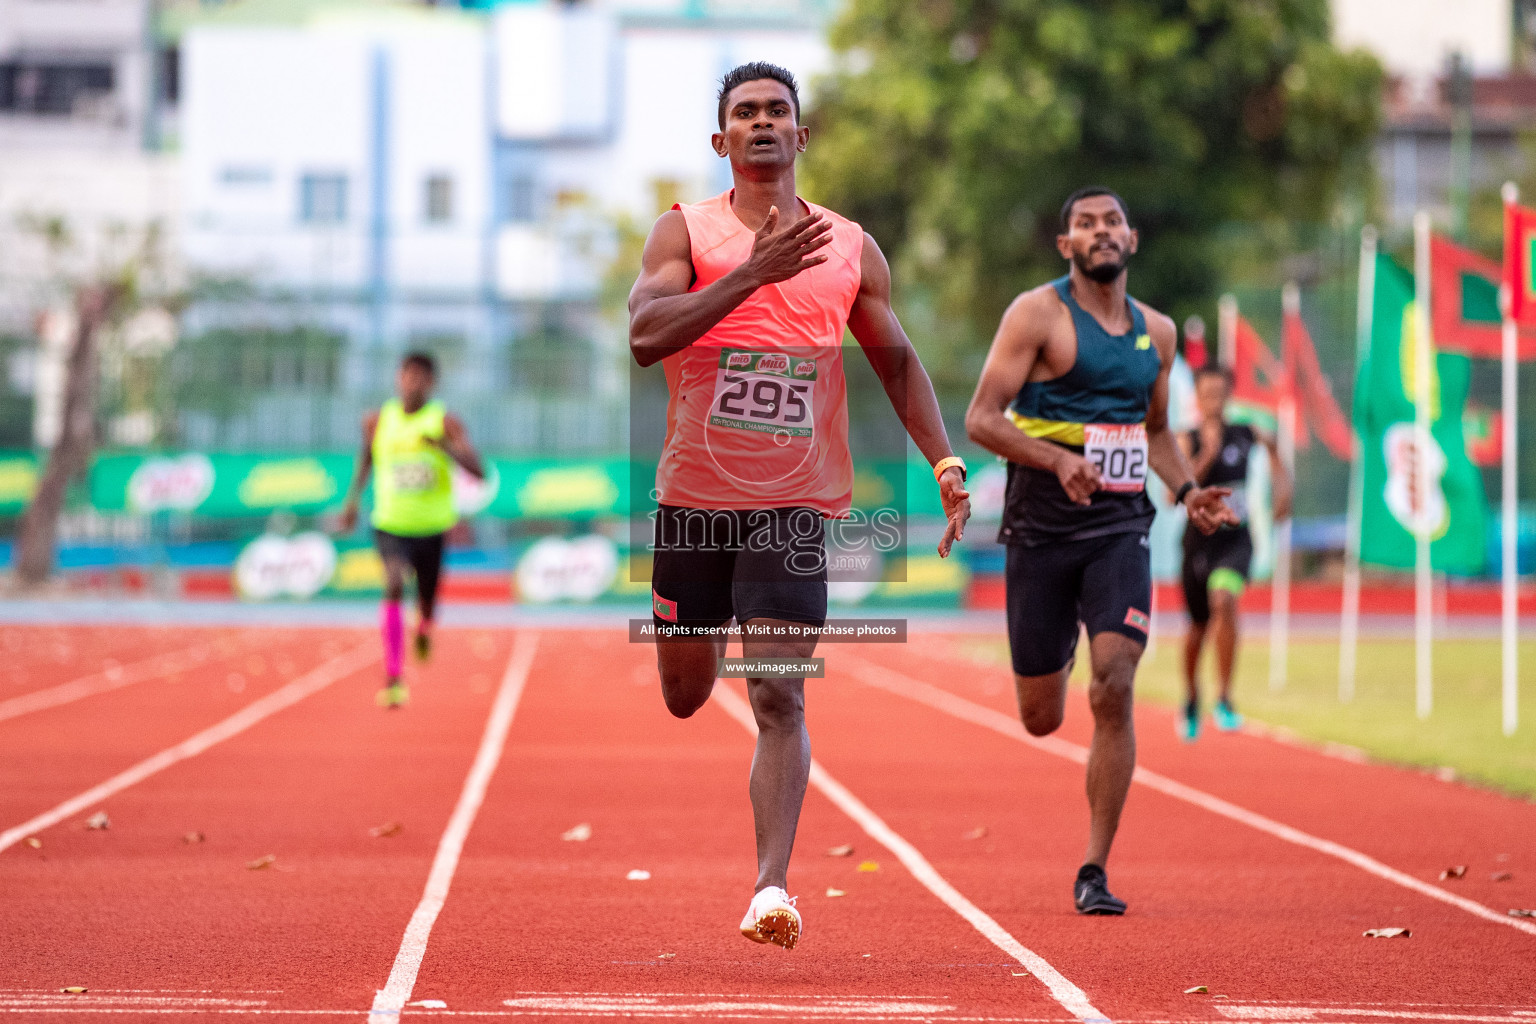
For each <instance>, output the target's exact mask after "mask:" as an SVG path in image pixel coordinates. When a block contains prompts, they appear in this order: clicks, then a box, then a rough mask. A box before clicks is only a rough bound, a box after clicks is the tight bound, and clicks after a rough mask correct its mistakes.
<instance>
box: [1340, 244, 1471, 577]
mask: <svg viewBox="0 0 1536 1024" xmlns="http://www.w3.org/2000/svg"><path fill="white" fill-rule="evenodd" d="M1414 305H1415V304H1414V290H1413V276H1412V275H1411V274H1409V273H1408V272H1407V271H1405V270H1404V269H1403V268H1401V267H1399V266H1398V265H1397V264H1396V263H1395V262H1393V261H1392V259H1391V258H1390V257H1388V256H1385V255H1377V257H1376V288H1375V295H1374V305H1373V314H1372V320H1371V350H1370V354H1369V355H1368V356H1367V357H1366V359H1365V361H1364V362H1363V363H1362V364H1361V366H1360V367H1359V370H1358V374H1357V377H1356V380H1355V429H1356V430H1357V431H1359V433H1360V440H1361V444H1362V446H1363V449H1364V459H1365V466H1364V470H1365V472H1364V492H1363V497H1364V504H1363V506H1362V517H1361V530H1360V560H1361V561H1362V562H1364V563H1367V564H1369V565H1381V566H1388V567H1391V568H1399V569H1409V568H1412V567H1413V562H1414V542H1415V538H1416V536H1418V535H1419V533H1420V532H1421V531H1422V533H1424V534H1427V535H1428V536H1429V538H1430V549H1429V551H1430V563H1431V564H1432V565H1433V566H1434V568H1436V569H1439V570H1441V571H1443V572H1448V573H1454V574H1457V575H1471V574H1474V573H1479V572H1482V571H1483V569H1484V567H1485V563H1486V559H1487V542H1486V532H1485V531H1486V526H1487V517H1488V501H1487V497H1486V496H1485V495H1484V494H1483V484H1482V478H1481V477H1480V476H1479V475H1478V472H1477V469H1476V468H1475V467H1473V465H1472V461H1471V460H1470V459H1469V458H1468V457H1467V443H1466V438H1465V437H1464V436H1463V434H1462V425H1461V420H1462V408H1463V406H1465V404H1466V401H1467V387H1468V384H1469V382H1470V380H1471V376H1472V363H1471V360H1470V359H1468V358H1467V357H1466V356H1464V355H1456V354H1452V353H1446V352H1440V351H1437V350H1432V355H1433V360H1432V363H1431V366H1432V370H1431V374H1430V380H1428V381H1426V382H1422V383H1423V386H1426V387H1428V388H1429V416H1430V424H1431V425H1430V430H1429V438H1428V439H1425V438H1421V437H1420V436H1419V433H1418V430H1417V428H1416V427H1415V425H1414V411H1415V410H1414V402H1415V399H1416V397H1417V395H1418V393H1419V391H1418V389H1419V387H1420V386H1421V382H1419V381H1418V380H1417V379H1416V378H1417V377H1418V373H1417V360H1416V358H1415V356H1416V349H1415V327H1414V325H1415V321H1416V319H1417V318H1416V317H1415V315H1414ZM1431 344H1433V341H1432V340H1431ZM1421 443H1424V444H1426V445H1427V447H1428V453H1429V456H1428V457H1429V467H1428V468H1429V481H1430V483H1429V486H1428V487H1424V488H1420V487H1419V486H1417V482H1416V479H1415V477H1416V474H1415V472H1414V466H1415V460H1416V459H1417V458H1418V449H1419V446H1420V444H1421ZM1421 490H1422V491H1423V493H1420V491H1421Z"/></svg>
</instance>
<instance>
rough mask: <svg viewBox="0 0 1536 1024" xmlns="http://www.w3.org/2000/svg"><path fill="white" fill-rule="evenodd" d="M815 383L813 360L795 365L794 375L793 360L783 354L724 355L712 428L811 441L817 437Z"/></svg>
mask: <svg viewBox="0 0 1536 1024" xmlns="http://www.w3.org/2000/svg"><path fill="white" fill-rule="evenodd" d="M795 378H798V379H795ZM815 381H816V360H814V359H796V360H795V367H794V373H793V375H791V373H790V358H789V356H787V355H785V354H784V353H782V352H741V351H738V350H734V349H724V350H722V351H721V353H720V367H719V370H718V372H717V373H716V374H715V396H714V400H713V401H712V402H711V403H710V409H709V425H710V426H712V427H728V428H730V429H732V430H750V431H753V432H756V433H763V434H775V435H777V436H779V437H781V438H791V437H810V436H811V435H812V434H814V433H815V423H814V421H813V416H812V394H811V391H812V388H813V387H814V386H815Z"/></svg>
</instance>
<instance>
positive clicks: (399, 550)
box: [373, 529, 447, 620]
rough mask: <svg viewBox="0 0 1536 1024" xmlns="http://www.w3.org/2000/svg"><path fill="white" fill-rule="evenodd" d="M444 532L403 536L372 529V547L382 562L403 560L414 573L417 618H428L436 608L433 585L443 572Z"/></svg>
mask: <svg viewBox="0 0 1536 1024" xmlns="http://www.w3.org/2000/svg"><path fill="white" fill-rule="evenodd" d="M446 537H447V534H444V533H429V534H427V535H425V536H422V537H406V536H403V535H401V534H398V533H386V532H385V531H383V530H378V529H376V530H374V531H373V543H374V546H375V547H377V548H378V549H379V557H380V558H382V559H384V560H385V561H386V562H390V561H399V562H405V563H406V564H407V565H409V566H410V567H411V571H412V572H414V573H415V574H416V600H417V601H418V602H419V603H420V606H421V617H422V618H424V619H427V620H431V618H432V613H433V610H434V609H435V608H436V607H437V584H438V581H439V580H441V579H442V575H443V541H444V539H445V538H446Z"/></svg>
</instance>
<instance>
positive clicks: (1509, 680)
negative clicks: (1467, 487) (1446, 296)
mask: <svg viewBox="0 0 1536 1024" xmlns="http://www.w3.org/2000/svg"><path fill="white" fill-rule="evenodd" d="M1519 199H1520V190H1519V189H1518V188H1516V187H1515V184H1514V182H1505V184H1504V203H1505V205H1506V206H1513V205H1514V204H1515V203H1516V202H1518V201H1519ZM1505 288H1506V291H1505V294H1504V296H1503V298H1504V302H1503V306H1504V346H1503V347H1504V352H1503V364H1504V365H1503V371H1504V411H1503V416H1502V417H1501V420H1502V423H1501V427H1502V430H1503V435H1504V436H1503V449H1504V451H1503V455H1504V474H1503V475H1504V486H1503V492H1504V493H1503V495H1502V497H1503V506H1504V508H1503V515H1502V516H1501V519H1502V520H1503V522H1502V523H1501V526H1502V530H1501V532H1502V534H1503V537H1502V540H1503V548H1504V550H1503V556H1504V557H1503V560H1502V565H1501V566H1500V583H1501V584H1502V587H1501V589H1502V590H1503V604H1504V622H1503V639H1504V645H1503V646H1504V688H1503V689H1504V716H1503V717H1504V735H1505V736H1513V735H1514V734H1515V727H1516V726H1517V725H1518V724H1519V720H1520V676H1519V671H1520V661H1519V658H1520V647H1519V629H1520V606H1519V590H1518V588H1519V582H1520V577H1519V571H1520V570H1519V565H1518V564H1517V558H1516V556H1517V550H1516V542H1517V539H1518V535H1519V522H1518V518H1519V506H1518V505H1517V504H1516V501H1515V498H1516V492H1517V488H1518V482H1517V476H1516V472H1515V443H1516V442H1515V439H1516V437H1517V436H1518V433H1517V431H1516V429H1515V425H1516V417H1517V416H1518V415H1519V413H1518V408H1519V394H1518V390H1517V388H1516V376H1515V373H1516V358H1515V357H1516V355H1517V351H1516V349H1517V347H1518V342H1519V330H1518V328H1517V327H1516V326H1515V321H1514V318H1513V317H1512V316H1511V315H1510V313H1511V307H1512V300H1513V298H1514V296H1512V295H1510V294H1508V291H1507V289H1508V286H1507V285H1506V286H1505Z"/></svg>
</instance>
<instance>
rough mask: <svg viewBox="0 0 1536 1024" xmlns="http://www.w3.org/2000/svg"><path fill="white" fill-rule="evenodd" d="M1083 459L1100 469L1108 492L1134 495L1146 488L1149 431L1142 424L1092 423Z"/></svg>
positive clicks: (1087, 429)
mask: <svg viewBox="0 0 1536 1024" xmlns="http://www.w3.org/2000/svg"><path fill="white" fill-rule="evenodd" d="M1083 457H1084V458H1086V459H1087V460H1088V461H1089V462H1091V463H1093V464H1094V465H1095V466H1097V467H1098V469H1099V478H1100V480H1101V481H1102V484H1101V486H1102V487H1103V488H1104V490H1106V491H1117V492H1119V493H1122V494H1131V493H1136V492H1139V491H1143V490H1145V489H1146V486H1147V428H1146V425H1145V424H1142V423H1128V424H1120V423H1089V424H1085V425H1084V427H1083Z"/></svg>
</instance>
